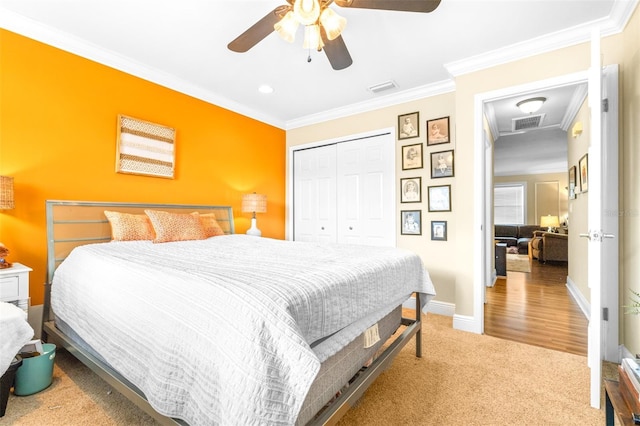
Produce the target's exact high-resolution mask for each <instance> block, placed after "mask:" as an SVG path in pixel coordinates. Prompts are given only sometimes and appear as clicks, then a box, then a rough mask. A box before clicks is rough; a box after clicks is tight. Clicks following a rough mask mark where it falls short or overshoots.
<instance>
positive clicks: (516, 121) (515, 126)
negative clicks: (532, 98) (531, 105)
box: [511, 114, 544, 132]
mask: <svg viewBox="0 0 640 426" xmlns="http://www.w3.org/2000/svg"><path fill="white" fill-rule="evenodd" d="M543 120H544V114H536V115H528V116H526V117H519V118H513V119H511V130H512V131H513V132H517V131H518V130H527V129H536V128H538V127H540V126H541V125H542V121H543Z"/></svg>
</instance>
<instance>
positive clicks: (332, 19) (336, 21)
mask: <svg viewBox="0 0 640 426" xmlns="http://www.w3.org/2000/svg"><path fill="white" fill-rule="evenodd" d="M320 23H321V24H322V27H323V28H324V31H325V33H326V34H327V38H328V39H329V40H335V39H336V38H338V36H340V34H342V31H343V30H344V27H346V26H347V19H346V18H344V17H342V16H340V15H338V14H337V13H336V12H335V11H334V10H333V9H330V8H328V7H326V8H324V10H323V11H322V13H321V14H320Z"/></svg>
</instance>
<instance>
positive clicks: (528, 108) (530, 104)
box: [516, 98, 547, 114]
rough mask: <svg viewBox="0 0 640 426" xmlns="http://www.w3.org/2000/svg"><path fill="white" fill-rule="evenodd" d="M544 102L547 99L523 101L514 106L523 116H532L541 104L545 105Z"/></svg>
mask: <svg viewBox="0 0 640 426" xmlns="http://www.w3.org/2000/svg"><path fill="white" fill-rule="evenodd" d="M546 100H547V98H531V99H525V100H524V101H520V102H518V103H517V104H516V106H517V107H518V108H520V110H521V111H522V112H524V113H525V114H533V113H534V112H536V111H538V110H539V109H540V108H541V107H542V104H543V103H545V101H546Z"/></svg>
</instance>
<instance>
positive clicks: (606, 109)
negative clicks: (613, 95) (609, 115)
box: [602, 98, 609, 112]
mask: <svg viewBox="0 0 640 426" xmlns="http://www.w3.org/2000/svg"><path fill="white" fill-rule="evenodd" d="M602 112H609V98H607V99H603V100H602Z"/></svg>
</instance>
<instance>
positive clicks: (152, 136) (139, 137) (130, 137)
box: [116, 115, 176, 179]
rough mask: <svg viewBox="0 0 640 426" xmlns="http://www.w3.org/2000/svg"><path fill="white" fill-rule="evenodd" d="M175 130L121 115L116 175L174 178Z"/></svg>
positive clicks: (119, 117) (119, 116)
mask: <svg viewBox="0 0 640 426" xmlns="http://www.w3.org/2000/svg"><path fill="white" fill-rule="evenodd" d="M175 142H176V131H175V129H173V128H171V127H166V126H161V125H159V124H154V123H150V122H148V121H144V120H139V119H137V118H132V117H127V116H126V115H118V142H117V147H116V172H117V173H128V174H135V175H144V176H155V177H162V178H168V179H173V177H174V171H175V158H176V150H175Z"/></svg>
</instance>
